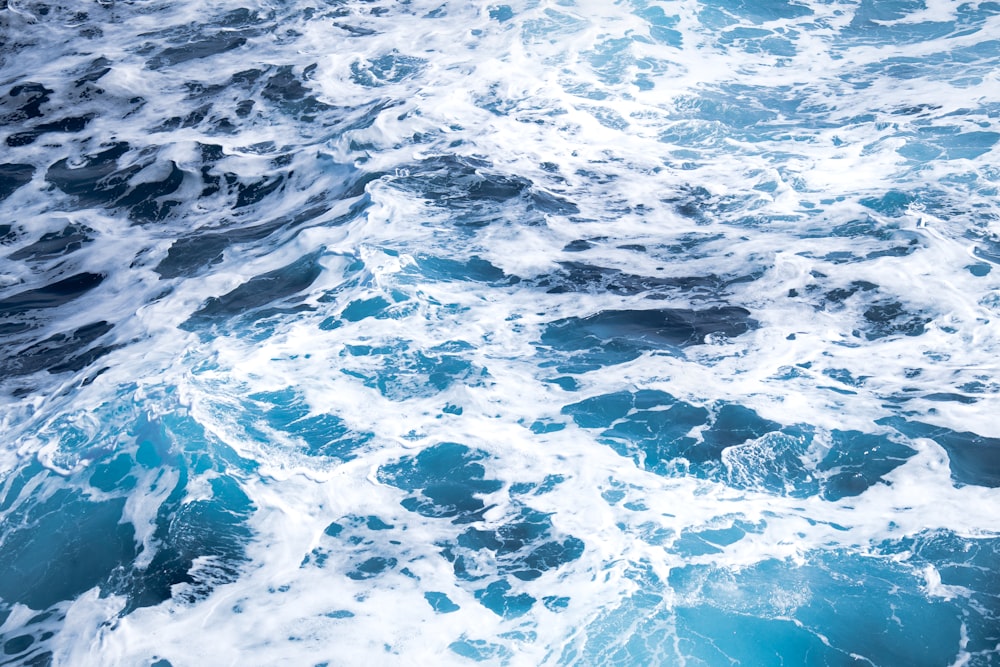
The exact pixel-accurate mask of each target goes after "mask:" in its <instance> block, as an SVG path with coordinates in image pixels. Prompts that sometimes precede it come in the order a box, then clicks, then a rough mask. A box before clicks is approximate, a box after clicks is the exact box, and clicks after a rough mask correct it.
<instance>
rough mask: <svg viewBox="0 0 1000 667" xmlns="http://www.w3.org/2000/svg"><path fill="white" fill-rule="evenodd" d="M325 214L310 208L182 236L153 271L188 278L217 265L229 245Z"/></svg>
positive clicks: (238, 243) (322, 210) (249, 240)
mask: <svg viewBox="0 0 1000 667" xmlns="http://www.w3.org/2000/svg"><path fill="white" fill-rule="evenodd" d="M325 212H326V207H322V206H319V207H312V208H309V209H306V210H304V211H301V212H299V213H297V214H295V215H294V216H285V217H280V218H276V219H274V220H270V221H268V222H264V223H261V224H257V225H251V226H247V227H232V228H228V229H215V228H213V229H209V230H207V231H204V232H201V233H195V234H191V235H189V236H182V237H181V238H179V239H177V240H176V241H174V242H173V243H172V244H171V245H170V248H169V249H168V250H167V255H166V256H165V257H164V258H163V259H162V260H160V263H159V264H157V266H156V268H155V269H154V270H155V271H156V272H157V273H159V274H160V277H161V278H177V277H180V276H186V277H188V276H192V275H195V274H196V273H197V272H199V271H201V270H202V269H204V268H206V267H208V266H211V265H213V264H217V263H218V262H221V261H222V259H223V253H224V252H225V251H226V250H227V249H228V248H229V247H231V246H234V245H242V244H251V243H256V242H258V241H262V240H264V239H266V238H267V237H269V236H270V235H272V234H274V233H275V232H278V231H280V230H283V229H293V228H296V227H298V226H300V225H302V224H304V223H306V222H308V221H310V220H314V219H316V218H317V217H319V216H321V215H322V214H323V213H325Z"/></svg>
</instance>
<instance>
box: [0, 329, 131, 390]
mask: <svg viewBox="0 0 1000 667" xmlns="http://www.w3.org/2000/svg"><path fill="white" fill-rule="evenodd" d="M111 329H112V325H110V324H108V323H107V322H104V321H100V322H94V323H93V324H88V325H86V326H82V327H79V328H78V329H75V330H73V331H68V332H62V333H57V334H54V335H52V336H50V337H48V338H46V339H45V340H43V341H40V342H38V343H35V344H34V345H31V346H29V347H27V348H25V349H22V350H20V351H19V352H17V354H15V355H14V356H13V357H10V358H6V359H2V360H0V376H4V377H9V376H18V375H30V374H31V373H36V372H38V371H41V370H47V371H49V372H50V373H61V372H65V371H79V370H82V369H83V368H86V367H87V366H89V365H90V364H92V363H93V362H94V361H96V360H97V359H99V358H100V357H102V356H104V355H105V354H107V353H108V352H110V351H111V350H112V349H113V347H112V346H108V345H96V346H95V345H93V343H94V342H95V341H96V340H98V339H99V338H101V337H102V336H104V334H106V333H107V332H109V331H111Z"/></svg>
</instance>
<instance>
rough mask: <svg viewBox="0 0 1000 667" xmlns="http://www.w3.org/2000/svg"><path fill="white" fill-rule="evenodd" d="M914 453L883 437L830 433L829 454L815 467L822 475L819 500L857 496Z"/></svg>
mask: <svg viewBox="0 0 1000 667" xmlns="http://www.w3.org/2000/svg"><path fill="white" fill-rule="evenodd" d="M915 453H916V452H915V451H914V450H913V449H912V448H910V447H908V446H906V445H904V444H901V443H899V442H896V441H894V440H892V439H890V438H887V437H886V436H884V435H874V434H870V433H863V432H860V431H840V430H836V429H834V430H832V431H830V450H829V452H828V453H827V455H826V456H825V457H824V458H823V460H822V461H821V462H820V464H819V465H818V466H817V470H818V471H819V472H821V473H823V497H824V498H826V499H827V500H840V499H841V498H846V497H850V496H857V495H860V494H861V493H863V492H865V491H867V490H868V489H869V488H871V487H872V486H874V485H875V484H877V483H879V482H880V481H882V479H883V477H884V476H885V475H887V474H889V473H890V472H892V471H893V470H895V469H896V468H898V467H899V466H901V465H903V463H905V462H906V460H907V459H909V458H910V457H911V456H913V454H915Z"/></svg>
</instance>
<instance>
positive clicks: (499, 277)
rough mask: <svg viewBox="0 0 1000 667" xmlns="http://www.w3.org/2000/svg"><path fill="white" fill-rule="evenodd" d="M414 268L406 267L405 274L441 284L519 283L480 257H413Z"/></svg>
mask: <svg viewBox="0 0 1000 667" xmlns="http://www.w3.org/2000/svg"><path fill="white" fill-rule="evenodd" d="M414 259H415V260H416V266H415V267H413V268H410V267H407V269H406V272H407V273H409V272H412V273H415V274H417V275H420V276H422V277H424V278H429V279H430V280H439V281H443V282H456V281H463V282H476V283H485V284H487V285H490V286H493V287H498V286H502V285H514V284H517V283H518V282H520V278H518V277H517V276H511V275H508V274H507V273H505V272H504V271H503V269H501V268H499V267H497V266H495V265H494V264H492V263H491V262H489V261H487V260H485V259H482V258H480V257H471V258H469V259H468V260H466V261H464V262H463V261H460V260H454V259H449V258H447V257H434V256H431V255H417V256H416V257H414Z"/></svg>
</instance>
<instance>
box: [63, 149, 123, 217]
mask: <svg viewBox="0 0 1000 667" xmlns="http://www.w3.org/2000/svg"><path fill="white" fill-rule="evenodd" d="M128 151H129V144H128V143H126V142H117V143H114V144H111V145H110V146H109V147H108V148H106V149H104V150H102V151H100V152H98V153H95V154H92V155H87V156H84V157H83V158H82V160H81V161H80V164H79V165H76V164H74V163H71V162H70V160H69V159H68V158H66V159H62V160H59V161H58V162H55V163H54V164H52V166H50V167H49V169H48V171H47V172H46V174H45V180H47V181H48V182H50V183H52V184H53V185H55V186H56V187H57V188H59V189H60V190H62V191H63V192H65V193H66V194H68V195H72V196H74V197H76V198H77V199H78V200H79V202H80V203H81V204H82V205H84V206H94V205H102V204H109V203H111V202H113V201H114V200H116V199H118V197H121V196H122V195H124V194H125V192H126V191H127V190H128V178H129V177H130V176H132V175H133V174H135V173H138V171H139V168H137V167H133V168H132V169H129V170H126V171H124V172H117V171H116V170H117V166H118V159H119V158H121V157H122V156H123V155H125V154H126V153H127V152H128Z"/></svg>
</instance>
